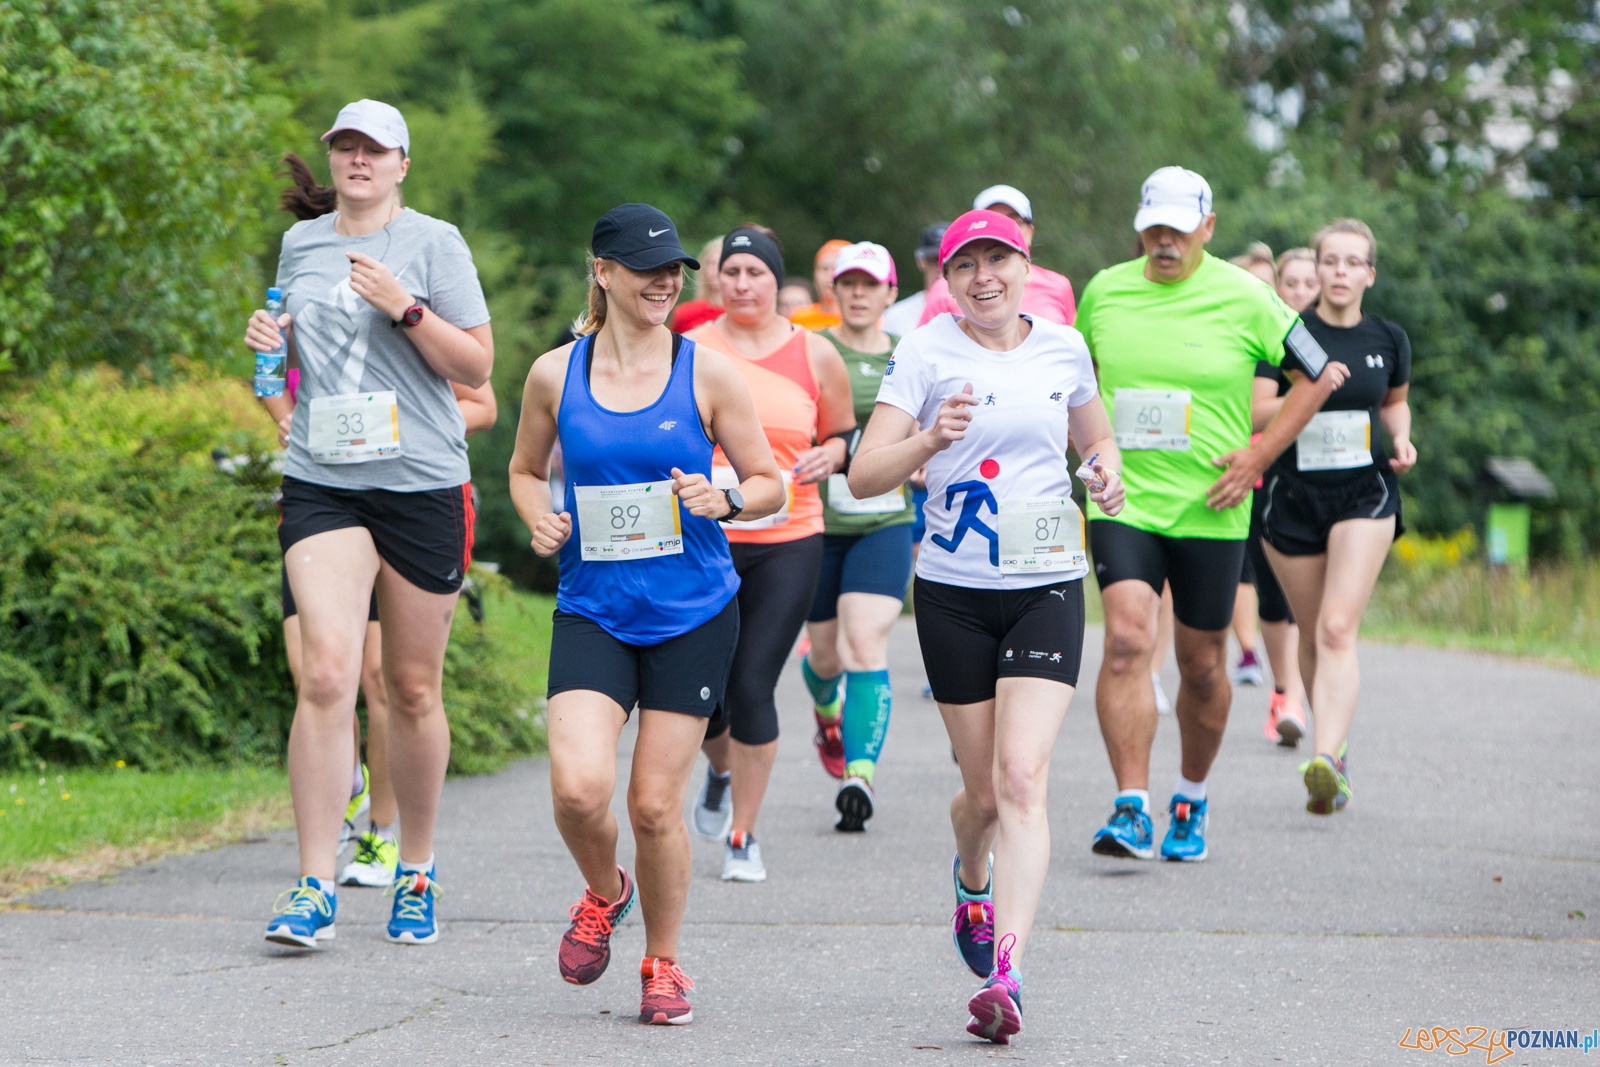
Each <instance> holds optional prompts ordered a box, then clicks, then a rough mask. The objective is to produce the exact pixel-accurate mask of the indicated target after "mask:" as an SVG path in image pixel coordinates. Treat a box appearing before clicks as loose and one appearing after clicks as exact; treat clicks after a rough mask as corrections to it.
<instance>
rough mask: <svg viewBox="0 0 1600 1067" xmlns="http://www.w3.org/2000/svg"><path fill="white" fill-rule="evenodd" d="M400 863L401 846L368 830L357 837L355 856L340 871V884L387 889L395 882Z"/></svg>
mask: <svg viewBox="0 0 1600 1067" xmlns="http://www.w3.org/2000/svg"><path fill="white" fill-rule="evenodd" d="M399 863H400V848H399V846H397V845H396V844H395V843H394V842H393V841H390V840H389V839H388V838H386V837H382V836H380V835H379V834H377V833H376V832H374V831H372V830H368V831H367V832H366V833H364V834H362V835H361V836H359V837H357V838H356V854H355V857H354V858H353V859H351V861H350V862H349V863H347V864H345V865H344V870H342V871H340V872H339V884H340V885H364V886H366V887H367V888H368V889H387V888H388V887H389V885H390V884H391V883H393V882H394V872H395V868H396V866H397V865H398V864H399Z"/></svg>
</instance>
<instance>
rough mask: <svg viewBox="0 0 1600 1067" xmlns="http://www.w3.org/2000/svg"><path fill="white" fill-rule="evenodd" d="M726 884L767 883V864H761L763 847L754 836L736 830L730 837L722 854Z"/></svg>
mask: <svg viewBox="0 0 1600 1067" xmlns="http://www.w3.org/2000/svg"><path fill="white" fill-rule="evenodd" d="M722 880H723V881H724V882H765V881H766V880H767V867H766V864H764V863H762V862H761V846H760V845H758V844H756V839H755V835H754V834H750V833H747V832H745V831H744V830H735V831H734V832H733V833H731V834H729V835H728V840H727V842H726V843H725V844H724V845H723V852H722Z"/></svg>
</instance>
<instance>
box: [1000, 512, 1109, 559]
mask: <svg viewBox="0 0 1600 1067" xmlns="http://www.w3.org/2000/svg"><path fill="white" fill-rule="evenodd" d="M1088 563H1089V557H1088V556H1087V555H1086V554H1085V552H1084V550H1083V513H1082V512H1081V511H1079V510H1078V505H1076V504H1074V503H1073V502H1072V500H1071V498H1070V497H1069V498H1062V497H1035V498H1032V499H1028V500H1007V501H1005V502H1004V503H1002V504H1001V505H1000V573H1001V574H1043V573H1045V572H1046V571H1066V570H1070V569H1072V568H1074V567H1085V566H1088Z"/></svg>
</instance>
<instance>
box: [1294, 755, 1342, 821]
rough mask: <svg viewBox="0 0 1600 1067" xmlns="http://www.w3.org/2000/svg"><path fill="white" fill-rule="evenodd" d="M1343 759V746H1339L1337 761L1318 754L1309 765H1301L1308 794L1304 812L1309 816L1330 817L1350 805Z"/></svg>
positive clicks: (1331, 757)
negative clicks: (1307, 812)
mask: <svg viewBox="0 0 1600 1067" xmlns="http://www.w3.org/2000/svg"><path fill="white" fill-rule="evenodd" d="M1345 758H1346V757H1345V746H1344V745H1340V746H1339V756H1338V758H1337V759H1335V758H1334V757H1333V756H1329V755H1327V754H1325V753H1319V754H1318V755H1316V756H1315V757H1313V758H1312V759H1311V761H1310V762H1309V763H1304V764H1301V766H1300V773H1301V774H1303V775H1304V776H1305V783H1306V792H1307V793H1308V794H1310V797H1309V799H1307V800H1306V810H1307V811H1309V812H1310V813H1311V814H1313V815H1332V814H1333V813H1334V812H1336V811H1343V810H1344V809H1345V805H1347V804H1349V803H1350V796H1351V793H1350V777H1349V773H1348V769H1347V768H1346V766H1345Z"/></svg>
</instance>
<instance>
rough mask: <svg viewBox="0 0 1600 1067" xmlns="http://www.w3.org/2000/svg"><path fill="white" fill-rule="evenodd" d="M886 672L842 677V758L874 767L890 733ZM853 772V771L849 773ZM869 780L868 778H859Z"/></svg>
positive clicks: (863, 672) (856, 672)
mask: <svg viewBox="0 0 1600 1067" xmlns="http://www.w3.org/2000/svg"><path fill="white" fill-rule="evenodd" d="M890 700H891V696H890V689H889V672H888V671H849V672H848V673H846V674H845V676H844V759H845V765H846V766H847V767H848V766H849V765H850V764H853V763H855V762H856V761H857V760H867V761H870V762H871V763H874V764H876V763H877V762H878V753H879V752H881V751H882V750H883V735H884V734H886V733H887V732H888V730H889V705H890ZM852 773H854V772H852ZM862 777H864V778H866V779H867V780H868V781H870V780H871V775H862Z"/></svg>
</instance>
